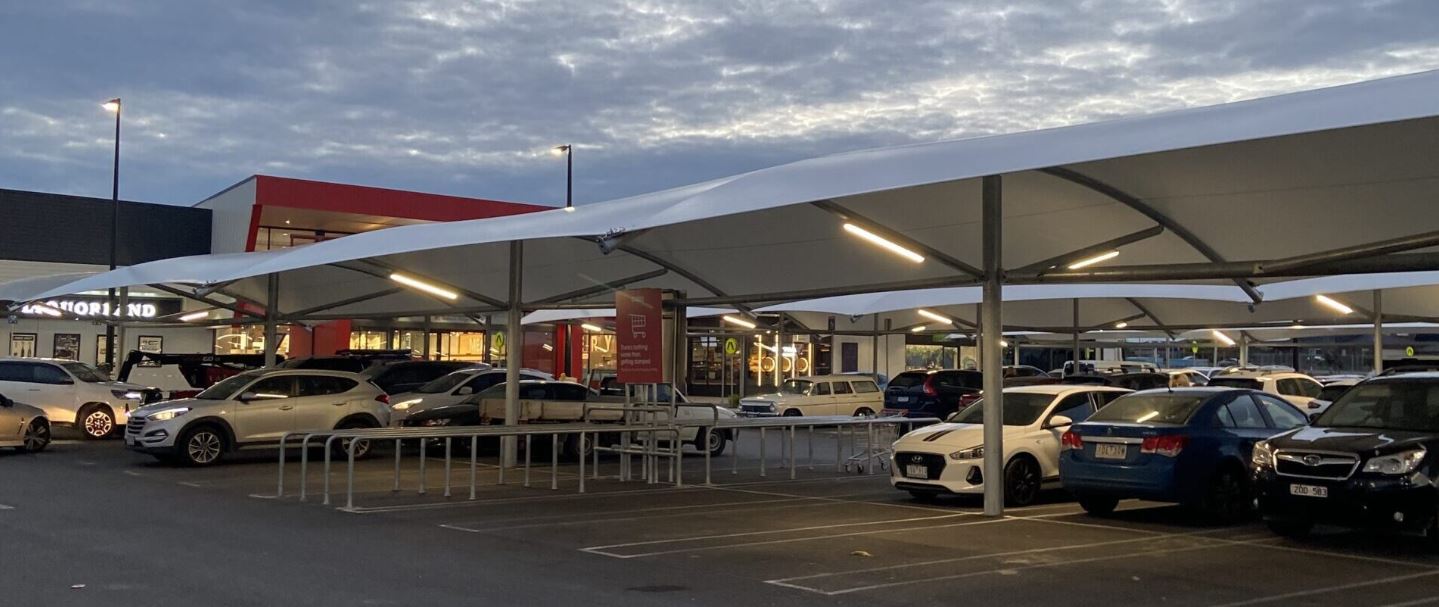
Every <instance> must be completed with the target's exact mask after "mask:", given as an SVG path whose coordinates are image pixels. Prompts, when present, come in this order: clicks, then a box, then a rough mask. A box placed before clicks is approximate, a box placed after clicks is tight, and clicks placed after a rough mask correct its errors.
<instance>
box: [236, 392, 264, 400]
mask: <svg viewBox="0 0 1439 607" xmlns="http://www.w3.org/2000/svg"><path fill="white" fill-rule="evenodd" d="M259 398H260V395H259V394H258V393H255V392H251V391H245V392H241V393H240V397H239V398H237V399H235V400H238V401H240V402H242V403H248V402H250V401H252V400H258V399H259Z"/></svg>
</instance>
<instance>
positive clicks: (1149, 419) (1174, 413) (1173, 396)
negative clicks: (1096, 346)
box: [1089, 392, 1209, 426]
mask: <svg viewBox="0 0 1439 607" xmlns="http://www.w3.org/2000/svg"><path fill="white" fill-rule="evenodd" d="M1208 398H1209V395H1207V394H1205V395H1199V394H1177V393H1169V392H1161V393H1156V394H1129V395H1125V396H1123V397H1120V398H1117V399H1115V400H1114V402H1111V403H1109V404H1108V405H1105V406H1104V408H1103V409H1100V410H1099V411H1098V412H1096V413H1095V414H1094V415H1091V416H1089V421H1091V422H1128V423H1134V424H1158V425H1168V426H1182V425H1184V424H1187V423H1189V418H1191V417H1193V416H1194V412H1195V411H1198V410H1199V406H1200V405H1203V404H1204V401H1205V400H1207V399H1208Z"/></svg>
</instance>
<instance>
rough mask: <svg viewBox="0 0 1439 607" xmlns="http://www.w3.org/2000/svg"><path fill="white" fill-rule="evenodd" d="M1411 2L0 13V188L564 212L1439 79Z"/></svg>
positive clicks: (307, 7) (0, 9) (88, 8)
mask: <svg viewBox="0 0 1439 607" xmlns="http://www.w3.org/2000/svg"><path fill="white" fill-rule="evenodd" d="M1436 17H1439V5H1435V3H1433V2H1430V1H1427V0H1407V1H1406V0H1394V1H1385V0H1370V1H1367V2H1351V1H1334V2H1312V1H1303V0H1270V1H1266V2H1239V1H1214V2H1210V1H1204V0H1164V1H1162V2H1160V1H1154V0H1076V1H1065V2H1060V1H1052V0H1014V1H1010V2H990V1H973V2H939V1H935V2H929V1H916V2H902V3H901V2H896V3H875V2H872V1H864V0H810V1H793V2H760V1H745V2H731V3H709V2H680V1H677V0H591V1H579V0H574V1H558V0H556V1H526V0H497V1H488V2H475V1H472V0H415V1H408V2H387V1H379V0H375V1H372V2H364V3H361V2H346V1H343V0H334V1H321V2H308V3H302V2H287V1H282V0H271V1H266V2H244V3H236V2H197V1H185V0H160V1H146V2H141V1H139V0H135V1H132V2H125V1H121V0H113V1H110V2H97V1H95V0H52V1H50V2H46V3H44V4H35V3H24V5H23V6H15V5H14V4H8V5H5V6H0V141H3V142H4V144H3V145H0V187H20V188H33V189H41V190H53V191H64V192H74V193H81V194H92V195H95V194H99V195H103V194H105V193H108V188H107V186H108V182H109V173H108V161H109V144H110V140H109V128H110V125H109V123H108V122H107V120H108V116H106V115H104V114H103V113H101V112H99V110H98V107H97V103H98V102H99V101H100V100H103V99H105V98H108V97H111V96H115V95H120V96H123V97H124V98H125V99H126V126H125V128H126V131H125V132H126V135H125V142H126V143H125V154H124V168H123V183H124V186H123V191H124V193H125V194H126V195H127V196H128V197H132V198H136V199H142V200H158V201H166V202H177V203H188V202H193V201H195V200H198V199H199V198H201V197H203V196H205V195H207V194H209V193H212V192H214V191H216V190H218V189H220V188H222V187H224V186H225V185H228V184H229V183H231V182H233V181H235V180H238V179H240V178H242V177H244V176H246V175H249V174H251V173H256V172H268V173H274V174H282V175H293V176H298V177H308V178H316V179H329V180H336V181H346V182H358V183H368V184H375V185H384V186H389V187H400V188H410V189H418V190H427V191H440V192H446V193H454V194H461V195H473V196H485V197H494V198H502V199H513V200H525V201H535V202H550V203H556V202H559V201H560V200H562V197H563V185H564V184H563V168H562V166H561V165H560V163H557V162H556V161H555V160H554V159H553V158H551V157H549V156H548V155H547V154H545V153H544V152H545V150H546V149H547V148H548V147H549V146H551V145H553V144H556V143H574V144H576V180H577V184H576V196H577V198H578V199H579V200H580V201H582V202H583V201H595V200H601V199H606V198H612V197H618V196H624V195H631V194H635V193H640V192H644V191H649V190H654V189H659V188H664V187H671V186H675V185H680V184H683V183H688V182H693V181H699V180H702V179H709V178H713V177H717V176H721V175H726V174H730V173H734V172H739V171H744V170H750V169H755V168H760V167H763V166H768V165H771V164H775V163H779V162H785V161H789V160H794V159H797V158H803V157H807V156H812V155H818V154H825V153H832V152H840V151H846V150H852V149H858V148H863V147H872V146H879V145H891V144H899V143H909V142H914V141H928V140H934V139H941V138H952V137H962V136H970V135H978V134H988V133H995V132H1005V131H1016V130H1025V129H1032V128H1039V127H1048V126H1056V125H1062V124H1070V123H1075V122H1083V121H1090V120H1097V119H1103V118H1109V117H1114V116H1122V115H1129V114H1134V113H1141V112H1149V111H1156V110H1163V109H1171V108H1176V107H1185V106H1190V105H1196V104H1208V103H1218V102H1223V101H1229V100H1235V99H1242V98H1248V97H1254V96H1259V95H1266V94H1274V93H1279V92H1285V91H1290V90H1296V89H1303V88H1312V87H1316V86H1324V85H1331V84H1338V83H1343V82H1349V81H1354V80H1361V79H1366V78H1372V77H1378V76H1384V75H1392V74H1398V73H1406V72H1413V71H1418V70H1422V69H1431V68H1434V67H1439V41H1436V40H1435V39H1434V38H1433V36H1432V34H1431V33H1430V32H1429V31H1428V29H1427V28H1426V25H1431V24H1432V23H1434V22H1435V18H1436Z"/></svg>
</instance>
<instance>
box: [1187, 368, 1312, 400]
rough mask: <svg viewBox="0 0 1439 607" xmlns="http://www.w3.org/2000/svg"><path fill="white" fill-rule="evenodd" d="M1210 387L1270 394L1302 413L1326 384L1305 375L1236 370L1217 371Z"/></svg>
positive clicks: (1286, 372)
mask: <svg viewBox="0 0 1439 607" xmlns="http://www.w3.org/2000/svg"><path fill="white" fill-rule="evenodd" d="M1209 385H1210V386H1211V387H1212V386H1222V387H1226V388H1249V389H1251V390H1258V391H1260V392H1267V393H1269V394H1273V395H1275V396H1278V397H1279V398H1282V399H1284V400H1287V401H1289V402H1290V403H1291V404H1293V405H1294V406H1295V407H1298V408H1299V410H1300V411H1308V410H1309V409H1308V407H1309V403H1310V402H1312V401H1313V400H1314V398H1315V397H1317V396H1319V392H1320V391H1322V390H1323V389H1324V385H1323V384H1320V383H1319V382H1318V381H1316V380H1315V379H1314V378H1312V377H1309V376H1308V375H1305V374H1303V373H1297V372H1294V371H1279V370H1270V369H1260V368H1253V367H1233V368H1230V369H1225V370H1223V371H1220V372H1217V373H1215V374H1214V375H1212V376H1210V378H1209Z"/></svg>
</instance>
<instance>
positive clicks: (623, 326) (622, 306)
mask: <svg viewBox="0 0 1439 607" xmlns="http://www.w3.org/2000/svg"><path fill="white" fill-rule="evenodd" d="M660 301H661V300H660V290H659V289H630V290H626V291H619V292H617V293H615V345H616V347H617V348H618V353H619V362H618V363H617V364H616V366H617V367H618V368H617V371H618V373H617V375H619V378H618V379H619V381H620V383H624V384H660V383H664V381H665V360H664V359H665V355H664V317H663V316H662V315H661V313H660V312H661V310H660V306H661V305H662V304H661V303H660Z"/></svg>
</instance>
